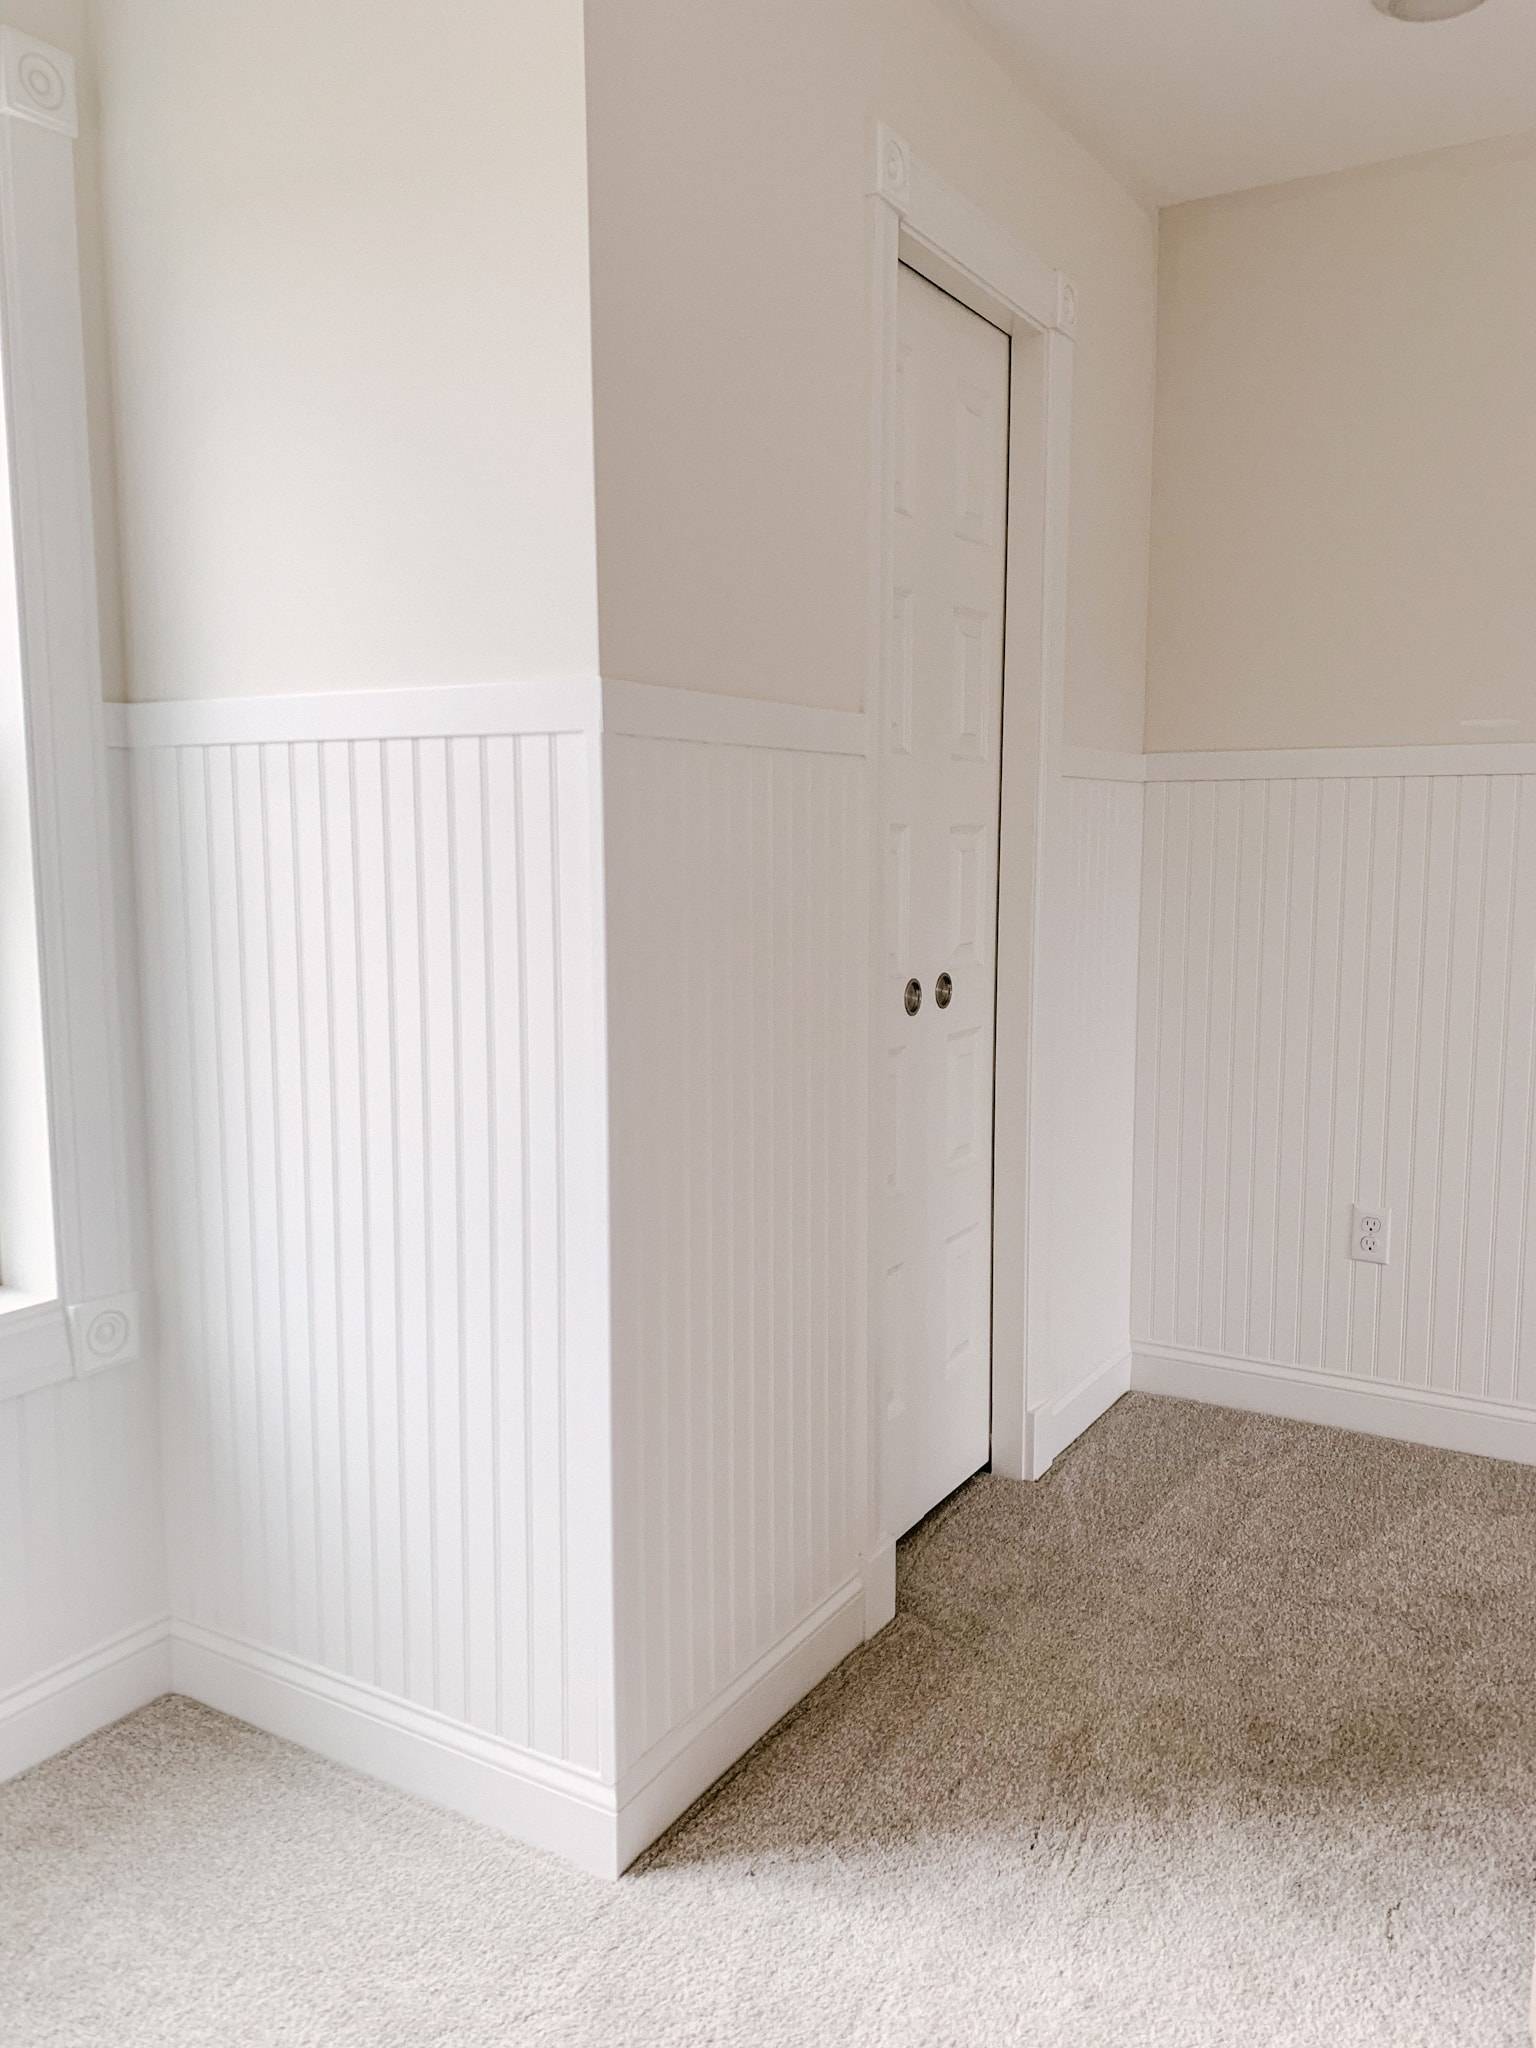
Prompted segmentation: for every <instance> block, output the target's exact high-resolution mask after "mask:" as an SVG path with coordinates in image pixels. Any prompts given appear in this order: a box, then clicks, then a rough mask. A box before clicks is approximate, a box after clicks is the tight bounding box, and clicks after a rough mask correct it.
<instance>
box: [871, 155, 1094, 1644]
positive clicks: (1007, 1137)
mask: <svg viewBox="0 0 1536 2048" xmlns="http://www.w3.org/2000/svg"><path fill="white" fill-rule="evenodd" d="M875 140H876V149H875V171H874V177H873V180H872V184H871V189H870V192H869V195H868V202H867V204H868V213H869V245H870V287H871V289H870V321H871V363H872V376H871V408H870V462H869V471H870V532H871V535H872V545H871V549H870V566H869V589H868V596H867V606H868V634H867V643H868V671H867V675H866V679H865V722H866V729H867V738H866V744H867V748H868V761H869V785H868V786H869V791H870V844H869V862H870V868H869V874H870V887H869V898H870V932H869V955H870V1010H869V1021H868V1033H869V1038H868V1043H869V1103H868V1127H867V1128H868V1137H869V1142H868V1143H867V1144H866V1147H865V1156H866V1171H867V1183H868V1193H867V1218H868V1254H869V1274H868V1297H867V1316H866V1331H867V1345H866V1356H867V1360H868V1385H867V1394H866V1404H865V1415H866V1418H867V1438H868V1445H867V1448H868V1460H869V1465H868V1487H869V1514H868V1527H869V1537H868V1544H867V1549H866V1554H865V1629H866V1633H867V1634H871V1635H872V1634H873V1633H874V1632H875V1630H876V1629H878V1628H882V1627H884V1625H885V1623H886V1622H887V1621H889V1620H890V1618H891V1616H892V1614H893V1613H894V1612H895V1604H896V1578H895V1534H894V1532H893V1531H892V1530H891V1529H890V1528H889V1526H888V1520H887V1511H886V1500H885V1489H884V1485H883V1477H882V1466H883V1462H884V1461H883V1457H882V1446H883V1435H884V1418H885V1408H886V1388H885V1375H884V1362H883V1358H882V1350H881V1341H880V1329H881V1324H880V1314H881V1270H880V1269H881V1266H882V1256H881V1254H882V1245H881V1242H880V1230H879V1222H880V1214H881V1202H880V1189H879V1178H880V1172H881V1167H880V1163H879V1158H878V1156H877V1155H878V1153H879V1149H880V1148H879V1146H878V1145H877V1143H876V1142H875V1139H876V1134H877V1133H878V1131H879V1127H880V1124H879V1118H880V1112H881V1107H882V1103H883V1091H882V1089H881V1086H880V1082H881V1078H882V1071H883V1070H882V1065H881V1062H880V1060H879V1057H878V1054H879V1047H880V1037H879V1033H878V1030H877V1027H876V1019H877V1017H878V1014H879V1011H878V1007H877V1006H878V1005H879V1003H880V1002H881V1001H882V999H886V998H888V996H889V991H888V990H887V989H886V988H885V985H884V982H885V962H884V958H883V945H884V928H885V922H884V921H885V902H884V868H885V862H884V858H883V849H882V846H881V843H880V842H881V837H882V833H883V830H884V790H883V788H882V784H881V741H882V737H883V732H884V719H885V676H886V669H887V663H888V660H889V657H890V646H891V620H892V596H893V592H892V581H893V575H892V564H893V560H894V544H895V535H894V527H893V513H892V484H893V479H894V468H895V428H896V417H895V406H894V403H893V399H892V393H893V389H894V380H895V370H896V308H897V277H898V270H899V266H900V265H901V264H903V263H905V264H906V265H907V266H908V267H909V268H910V269H913V270H915V271H917V272H918V273H919V274H920V275H921V276H923V277H926V278H927V279H928V280H929V281H930V283H932V284H936V285H937V286H938V287H939V288H940V289H941V290H942V291H945V292H948V293H949V294H950V296H951V297H952V298H956V299H959V300H960V301H961V303H962V304H963V305H967V306H969V307H970V308H971V309H972V311H973V312H976V313H979V314H980V315H981V316H982V318H983V319H986V320H990V321H991V322H992V324H993V325H994V326H995V327H1000V328H1002V329H1003V330H1004V332H1005V333H1007V334H1008V335H1009V337H1010V340H1011V343H1012V347H1011V349H1010V363H1011V367H1010V381H1009V436H1008V478H1009V498H1008V543H1007V555H1006V571H1005V575H1006V583H1005V589H1006V597H1005V621H1006V627H1005V638H1004V647H1003V744H1002V764H1001V769H1002V801H1001V807H1000V824H999V832H998V862H997V889H998V905H999V915H998V930H997V969H996V971H997V1028H996V1035H995V1040H994V1055H993V1057H994V1088H993V1187H992V1466H993V1470H994V1471H997V1472H1001V1473H1004V1474H1006V1475H1007V1476H1009V1477H1012V1478H1023V1477H1025V1476H1026V1466H1025V1456H1026V1430H1025V1418H1026V1415H1027V1412H1028V1398H1027V1378H1028V1371H1029V1356H1030V1342H1029V1337H1030V1328H1031V1315H1030V1308H1031V1298H1032V1295H1033V1293H1034V1291H1035V1290H1034V1288H1033V1286H1032V1284H1031V1282H1032V1279H1033V1274H1032V1271H1031V1268H1032V1264H1033V1260H1032V1258H1031V1249H1030V1248H1031V1230H1030V1197H1031V1189H1030V1182H1031V1164H1032V1153H1033V1120H1032V1118H1031V1114H1030V1099H1031V1094H1032V1086H1033V1067H1034V1056H1035V1050H1036V1042H1037V1033H1036V1028H1035V1011H1036V1002H1037V994H1038V975H1037V963H1036V948H1037V944H1038V938H1039V932H1040V885H1041V873H1042V868H1043V865H1044V863H1043V860H1042V830H1043V824H1044V818H1045V809H1046V798H1047V790H1048V786H1049V777H1048V770H1049V769H1050V768H1051V767H1052V766H1054V765H1056V764H1057V763H1059V760H1060V749H1061V745H1062V724H1063V700H1064V684H1065V670H1066V618H1067V611H1066V585H1067V486H1068V472H1069V461H1070V444H1071V429H1072V361H1073V334H1074V331H1075V327H1076V322H1077V291H1076V288H1075V287H1074V285H1073V284H1072V283H1071V281H1070V280H1069V279H1068V278H1066V277H1064V276H1063V275H1062V274H1061V273H1060V272H1059V271H1056V270H1052V269H1050V268H1049V267H1048V266H1047V265H1045V264H1043V263H1041V262H1040V261H1039V260H1038V259H1037V258H1036V257H1034V256H1033V255H1032V254H1030V253H1029V252H1028V251H1027V250H1025V249H1023V248H1021V247H1020V246H1019V245H1018V244H1017V243H1016V242H1015V241H1014V240H1013V238H1012V237H1011V236H1010V235H1009V234H1008V233H1007V232H1006V231H1005V230H1003V229H1001V228H999V227H998V226H997V225H996V224H995V223H994V222H993V221H991V220H990V219H989V218H988V217H987V216H986V215H985V214H984V213H983V212H981V211H980V209H978V208H977V207H976V206H974V205H973V204H972V202H971V201H970V200H969V199H967V198H966V197H965V196H964V195H963V194H962V193H960V192H957V191H955V190H954V189H953V188H952V187H951V186H949V185H947V184H946V183H945V182H944V180H943V179H942V178H940V177H939V176H938V175H937V174H936V173H935V172H934V171H932V170H931V169H930V168H929V167H928V166H927V165H926V164H925V163H924V162H923V161H922V159H921V158H919V157H918V156H916V155H915V154H914V152H913V150H912V148H911V146H910V145H909V144H908V143H907V142H905V141H904V140H903V139H902V138H901V137H900V136H899V135H897V134H895V133H894V132H893V131H892V130H891V129H889V128H886V127H884V126H881V127H880V128H879V129H878V130H877V132H876V138H875ZM1009 1249H1011V1251H1012V1254H1013V1255H1012V1257H999V1251H1000V1250H1004V1251H1007V1250H1009Z"/></svg>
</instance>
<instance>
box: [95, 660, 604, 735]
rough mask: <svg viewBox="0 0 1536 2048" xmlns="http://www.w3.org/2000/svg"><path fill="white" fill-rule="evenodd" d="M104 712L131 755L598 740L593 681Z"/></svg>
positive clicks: (296, 696)
mask: <svg viewBox="0 0 1536 2048" xmlns="http://www.w3.org/2000/svg"><path fill="white" fill-rule="evenodd" d="M111 711H112V718H111V722H110V725H109V727H108V736H109V743H110V744H111V745H113V746H118V747H132V748H142V747H229V746H242V745H251V744H260V743H263V742H272V743H275V744H282V743H285V742H288V743H292V742H296V741H304V740H372V739H379V740H385V739H423V738H426V737H428V736H429V735H430V736H431V737H432V738H434V739H436V738H489V737H491V736H492V735H493V734H494V735H501V734H520V733H538V734H555V733H563V732H595V731H597V729H598V726H599V723H600V717H601V711H600V686H599V684H598V682H597V680H596V678H595V677H592V676H572V677H570V678H568V679H566V680H564V681H558V680H556V681H548V682H546V681H542V680H537V681H533V682H508V683H447V684H443V685H441V686H431V685H423V686H421V687H419V688H413V689H403V690H327V691H319V692H316V693H314V694H312V695H308V694H303V693H298V692H289V693H287V694H284V695H281V696H271V697H266V696H263V697H187V698H174V699H166V700H165V701H163V702H160V703H153V704H116V705H113V706H112V707H111Z"/></svg>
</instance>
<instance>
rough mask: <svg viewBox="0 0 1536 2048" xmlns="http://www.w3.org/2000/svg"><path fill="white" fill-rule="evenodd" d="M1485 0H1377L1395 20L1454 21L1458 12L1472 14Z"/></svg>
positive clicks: (1378, 4) (1385, 12)
mask: <svg viewBox="0 0 1536 2048" xmlns="http://www.w3.org/2000/svg"><path fill="white" fill-rule="evenodd" d="M1482 4H1483V0H1376V5H1377V6H1378V7H1379V8H1380V9H1381V11H1382V13H1383V14H1390V15H1391V16H1392V18H1393V20H1394V21H1453V20H1454V19H1455V18H1456V16H1457V15H1458V14H1470V13H1471V12H1472V10H1473V8H1474V7H1481V6H1482Z"/></svg>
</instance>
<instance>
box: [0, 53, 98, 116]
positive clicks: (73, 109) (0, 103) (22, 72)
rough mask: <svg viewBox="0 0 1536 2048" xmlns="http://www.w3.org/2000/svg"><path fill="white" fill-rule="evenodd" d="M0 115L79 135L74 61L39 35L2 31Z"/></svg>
mask: <svg viewBox="0 0 1536 2048" xmlns="http://www.w3.org/2000/svg"><path fill="white" fill-rule="evenodd" d="M0 113H4V114H14V115H15V117H16V118H17V119H18V120H20V121H34V122H36V123H37V125H38V126H39V127H40V128H52V129H54V130H55V131H56V132H57V133H58V134H60V135H69V136H75V135H78V134H79V133H80V118H79V108H78V106H77V104H76V94H75V62H74V59H73V58H72V57H70V56H69V55H67V54H66V52H65V51H63V50H56V49H54V48H53V46H52V45H51V44H49V43H43V42H39V41H38V39H37V37H36V36H24V35H23V34H22V33H21V31H20V30H19V29H14V28H0Z"/></svg>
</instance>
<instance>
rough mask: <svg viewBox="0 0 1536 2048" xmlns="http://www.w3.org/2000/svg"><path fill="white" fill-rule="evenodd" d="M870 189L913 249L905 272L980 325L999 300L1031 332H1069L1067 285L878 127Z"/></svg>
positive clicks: (1073, 303) (1073, 294)
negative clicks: (972, 314) (929, 283)
mask: <svg viewBox="0 0 1536 2048" xmlns="http://www.w3.org/2000/svg"><path fill="white" fill-rule="evenodd" d="M870 189H871V196H872V197H874V198H877V199H880V200H882V201H884V203H885V204H886V205H887V206H888V207H890V208H891V210H892V211H893V212H894V213H896V214H897V215H899V216H900V219H901V223H902V230H903V237H904V239H906V238H909V239H910V240H911V241H912V242H913V243H915V244H917V245H918V247H916V248H914V249H913V250H912V251H911V254H910V255H909V256H908V260H909V261H911V262H912V264H913V268H914V269H917V270H920V271H922V273H923V274H924V276H925V277H931V278H932V280H933V282H934V283H935V284H937V285H941V286H942V287H943V288H944V290H945V291H947V292H949V293H950V294H951V295H952V296H953V297H955V298H958V299H960V300H961V301H963V302H964V303H965V304H966V305H974V307H975V310H976V311H977V312H979V313H981V314H983V316H984V317H985V318H987V319H996V317H997V311H996V309H997V305H998V302H999V301H1001V302H1002V304H1003V306H1005V307H1006V309H1007V311H1008V313H1010V314H1012V315H1014V316H1017V317H1019V318H1022V319H1024V320H1027V321H1028V322H1029V323H1030V324H1031V325H1032V326H1034V327H1039V328H1056V329H1059V330H1060V331H1061V332H1062V333H1064V334H1070V333H1071V332H1072V330H1073V328H1074V327H1075V325H1076V322H1077V289H1076V287H1075V286H1074V285H1073V284H1072V283H1071V281H1070V280H1069V279H1068V278H1065V277H1063V276H1062V274H1061V273H1060V272H1059V271H1056V270H1052V269H1051V267H1050V265H1049V264H1046V263H1042V262H1040V260H1039V259H1038V258H1037V257H1036V256H1034V255H1033V254H1032V253H1031V252H1030V251H1029V250H1027V249H1024V248H1022V247H1021V246H1020V245H1019V244H1018V243H1017V242H1016V241H1014V239H1013V237H1012V236H1011V235H1010V234H1009V233H1008V232H1007V231H1006V229H1004V228H1001V227H999V226H998V225H997V223H996V222H994V221H993V220H991V219H990V218H989V217H988V216H987V215H986V214H985V213H983V212H982V210H981V208H980V207H978V206H976V205H975V204H974V203H973V202H972V201H971V200H970V199H968V198H967V197H966V196H965V194H964V193H963V192H959V191H957V190H956V189H955V187H954V186H952V185H950V184H948V183H946V181H945V180H944V179H943V178H941V177H940V176H939V174H938V172H937V171H935V170H934V169H932V167H931V166H930V165H928V164H926V163H925V162H924V161H923V159H922V158H921V157H920V156H918V155H917V154H916V152H915V151H914V150H913V148H912V146H911V144H910V143H908V142H905V141H904V140H903V139H902V137H901V136H899V135H898V134H896V132H895V131H894V129H891V128H887V127H886V126H884V124H883V123H882V124H881V126H880V127H879V128H878V130H877V132H876V137H875V168H874V179H873V183H872V185H871V188H870ZM903 254H904V255H906V254H907V252H906V251H904V252H903ZM973 294H974V296H973ZM978 301H979V302H978ZM998 324H999V325H1000V326H1003V327H1007V326H1009V325H1010V324H1011V322H1010V321H1009V320H1008V319H1006V318H1005V319H1003V320H1001V321H999V322H998Z"/></svg>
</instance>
